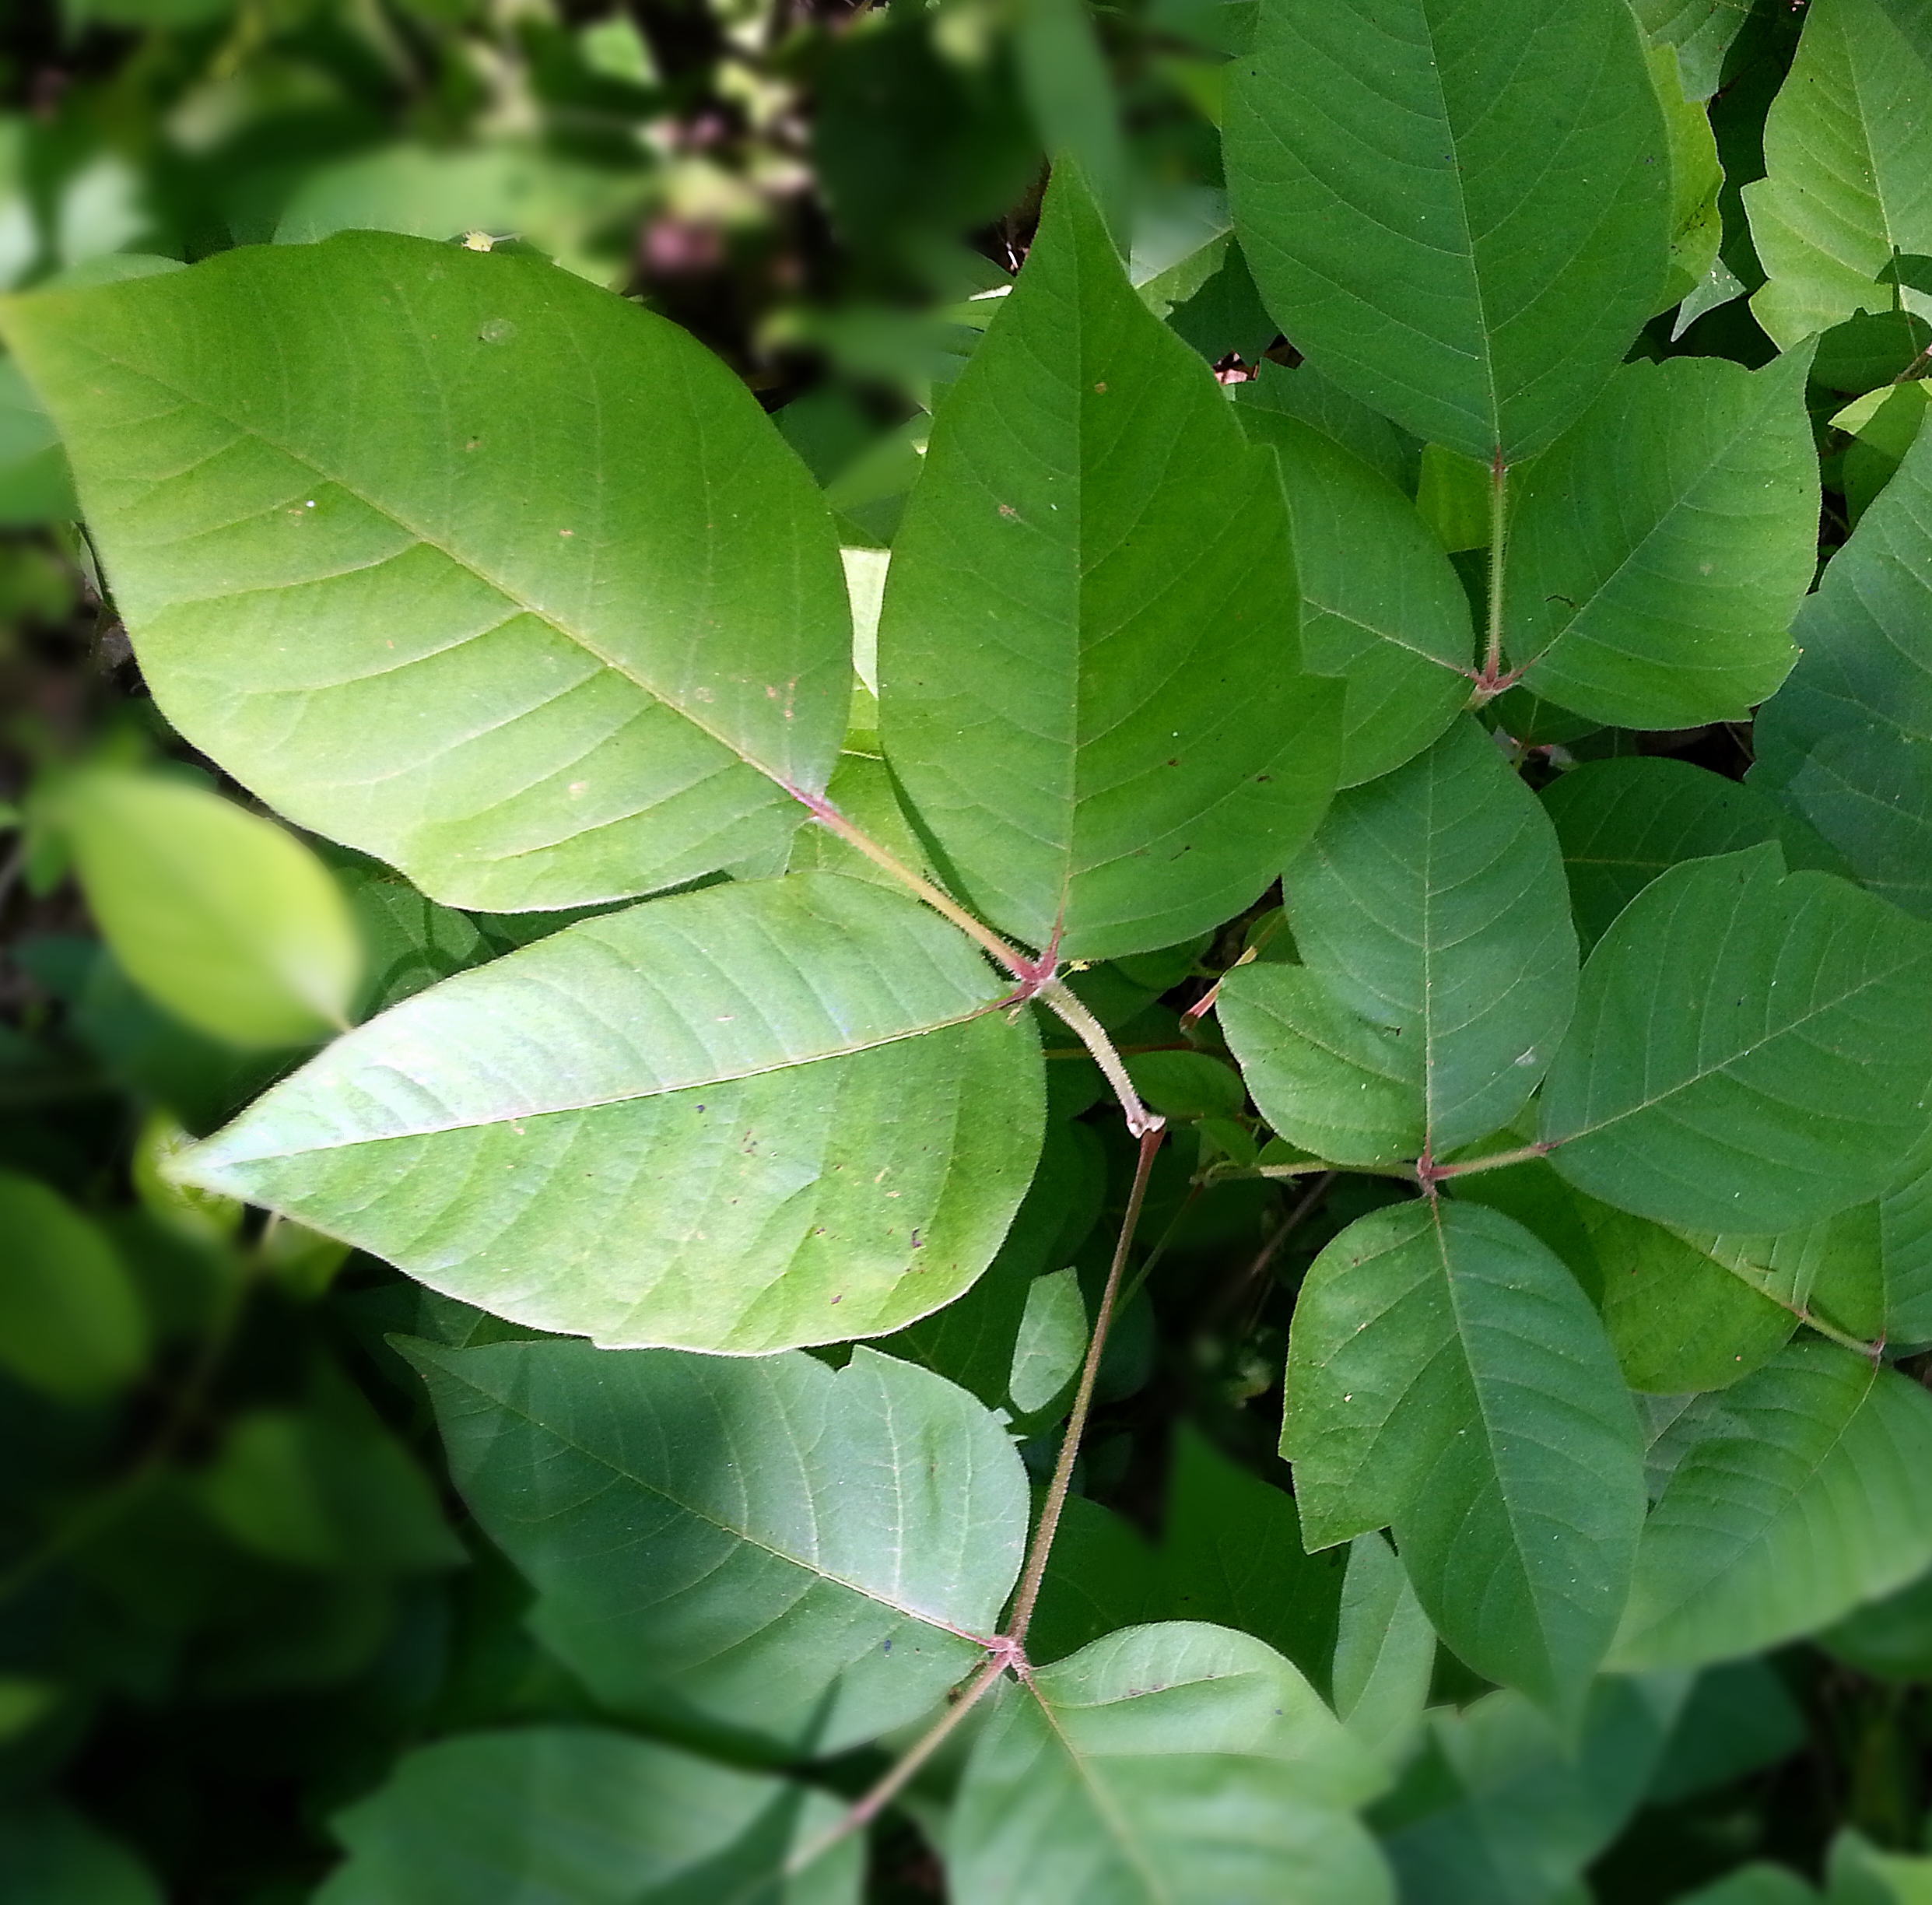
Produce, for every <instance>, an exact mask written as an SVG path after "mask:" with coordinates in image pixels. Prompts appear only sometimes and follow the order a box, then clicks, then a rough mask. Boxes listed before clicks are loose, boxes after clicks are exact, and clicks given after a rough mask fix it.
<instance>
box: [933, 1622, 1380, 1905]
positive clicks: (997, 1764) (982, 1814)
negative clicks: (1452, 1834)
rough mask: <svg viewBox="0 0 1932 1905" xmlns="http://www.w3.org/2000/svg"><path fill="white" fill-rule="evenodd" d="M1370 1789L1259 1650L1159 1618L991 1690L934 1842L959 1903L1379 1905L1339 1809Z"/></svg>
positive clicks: (1368, 1854) (1299, 1687)
mask: <svg viewBox="0 0 1932 1905" xmlns="http://www.w3.org/2000/svg"><path fill="white" fill-rule="evenodd" d="M1377 1783H1378V1776H1377V1774H1376V1771H1375V1770H1374V1767H1373V1762H1372V1761H1371V1760H1370V1759H1369V1756H1368V1755H1367V1754H1366V1752H1364V1751H1362V1749H1359V1748H1358V1747H1356V1746H1355V1744H1354V1742H1352V1740H1351V1739H1350V1738H1348V1735H1347V1734H1345V1732H1344V1731H1342V1729H1341V1726H1340V1725H1339V1724H1338V1723H1337V1721H1335V1719H1334V1716H1333V1715H1332V1714H1330V1713H1329V1712H1328V1711H1327V1709H1326V1708H1325V1707H1324V1706H1323V1705H1322V1703H1321V1702H1320V1700H1319V1699H1318V1698H1317V1696H1316V1695H1315V1693H1314V1691H1313V1689H1311V1688H1310V1686H1309V1685H1308V1683H1307V1682H1306V1680H1304V1679H1303V1678H1302V1676H1301V1675H1299V1673H1297V1672H1296V1671H1295V1669H1294V1668H1292V1667H1291V1666H1290V1665H1289V1664H1288V1662H1287V1661H1285V1660H1283V1659H1282V1657H1281V1656H1280V1655H1279V1654H1277V1653H1275V1651H1274V1650H1273V1649H1272V1648H1271V1647H1266V1646H1264V1644H1262V1643H1261V1641H1259V1640H1254V1639H1252V1638H1251V1637H1249V1636H1248V1635H1247V1634H1240V1633H1232V1632H1230V1631H1229V1630H1227V1629H1225V1628H1220V1627H1209V1626H1199V1625H1196V1624H1194V1623H1190V1622H1172V1623H1165V1624H1162V1625H1161V1626H1151V1627H1133V1628H1129V1629H1127V1630H1126V1631H1124V1633H1117V1634H1110V1635H1109V1636H1108V1637H1106V1639H1105V1640H1096V1641H1095V1642H1094V1643H1093V1644H1092V1645H1091V1646H1089V1647H1085V1648H1084V1649H1083V1650H1082V1651H1081V1652H1079V1653H1078V1654H1075V1655H1074V1656H1073V1657H1072V1658H1071V1659H1070V1660H1064V1661H1060V1662H1058V1663H1057V1664H1056V1665H1054V1666H1051V1667H1047V1668H1041V1669H1040V1670H1039V1671H1038V1672H1036V1673H1035V1674H1034V1675H1033V1678H1032V1681H1031V1682H1030V1684H1029V1686H1027V1687H1026V1688H1024V1689H1012V1690H1011V1691H1009V1692H1008V1693H1007V1695H1006V1696H1005V1699H1004V1700H1003V1701H1002V1703H1001V1707H1000V1709H999V1710H998V1712H997V1713H996V1714H994V1717H993V1718H992V1720H991V1721H990V1722H989V1724H987V1728H986V1730H985V1731H984V1733H983V1734H982V1735H980V1738H979V1740H978V1742H977V1744H976V1745H975V1746H974V1749H973V1756H972V1757H971V1759H970V1760H969V1761H968V1762H967V1765H966V1775H965V1777H964V1779H963V1780H962V1783H961V1785H960V1789H959V1798H958V1800H957V1802H955V1806H954V1809H953V1812H952V1819H951V1823H950V1826H949V1829H948V1835H947V1869H948V1877H949V1879H950V1880H951V1885H952V1896H953V1897H954V1898H955V1899H956V1900H958V1901H959V1905H1065V1901H1067V1900H1070V1899H1096V1900H1097V1899H1107V1900H1120V1901H1121V1902H1122V1905H1279V1902H1280V1901H1281V1900H1284V1899H1292V1900H1295V1901H1296V1905H1303V1902H1304V1901H1305V1902H1306V1905H1387V1901H1389V1900H1391V1899H1392V1897H1393V1893H1392V1891H1391V1889H1390V1884H1389V1881H1388V1875H1387V1872H1386V1871H1385V1869H1384V1868H1383V1865H1382V1861H1381V1859H1380V1855H1379V1854H1377V1852H1376V1849H1375V1847H1374V1844H1373V1841H1372V1840H1370V1839H1369V1837H1368V1835H1367V1833H1365V1832H1364V1831H1363V1830H1362V1829H1361V1827H1360V1826H1359V1825H1357V1824H1356V1823H1355V1820H1354V1819H1352V1818H1351V1817H1350V1816H1349V1815H1348V1812H1346V1811H1345V1810H1344V1808H1345V1806H1348V1805H1352V1804H1354V1803H1355V1802H1359V1801H1360V1800H1362V1799H1363V1798H1366V1797H1367V1796H1368V1795H1369V1794H1370V1793H1372V1792H1373V1791H1374V1790H1375V1787H1376V1784H1377Z"/></svg>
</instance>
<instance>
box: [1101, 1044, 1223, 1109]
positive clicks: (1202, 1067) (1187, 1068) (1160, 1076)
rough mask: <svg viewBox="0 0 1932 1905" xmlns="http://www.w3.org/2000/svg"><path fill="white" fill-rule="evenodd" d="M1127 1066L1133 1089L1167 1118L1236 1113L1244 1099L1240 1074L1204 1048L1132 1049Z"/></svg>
mask: <svg viewBox="0 0 1932 1905" xmlns="http://www.w3.org/2000/svg"><path fill="white" fill-rule="evenodd" d="M1127 1075H1128V1076H1129V1077H1131V1079H1133V1081H1134V1089H1135V1090H1136V1091H1138V1093H1140V1094H1141V1096H1142V1097H1143V1098H1144V1099H1145V1100H1147V1102H1148V1103H1149V1104H1151V1105H1152V1107H1154V1109H1155V1110H1156V1111H1159V1112H1161V1113H1162V1114H1164V1115H1165V1116H1166V1117H1170V1118H1203V1117H1219V1118H1233V1117H1239V1116H1240V1115H1241V1114H1242V1111H1243V1109H1244V1108H1245V1107H1246V1106H1247V1093H1245V1092H1244V1091H1243V1089H1241V1075H1240V1074H1239V1072H1236V1070H1235V1069H1234V1068H1233V1067H1232V1066H1231V1065H1228V1064H1227V1063H1226V1062H1225V1061H1224V1060H1222V1059H1220V1058H1211V1057H1210V1056H1209V1055H1208V1054H1207V1053H1206V1052H1198V1051H1151V1052H1135V1053H1134V1054H1132V1055H1131V1057H1130V1058H1128V1059H1127Z"/></svg>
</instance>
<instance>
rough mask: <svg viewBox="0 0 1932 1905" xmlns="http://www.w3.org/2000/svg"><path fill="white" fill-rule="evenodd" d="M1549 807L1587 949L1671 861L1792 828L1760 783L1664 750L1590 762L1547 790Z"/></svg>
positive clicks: (1732, 848) (1750, 843)
mask: <svg viewBox="0 0 1932 1905" xmlns="http://www.w3.org/2000/svg"><path fill="white" fill-rule="evenodd" d="M1543 805H1544V809H1545V811H1546V812H1548V815H1549V817H1550V819H1551V820H1552V823H1554V824H1555V828H1556V838H1557V841H1558V843H1559V845H1560V846H1561V847H1562V850H1563V871H1564V872H1565V873H1566V874H1567V875H1569V895H1570V901H1571V904H1572V906H1573V907H1574V909H1575V912H1576V935H1577V937H1578V938H1580V940H1581V941H1582V942H1583V947H1584V949H1585V950H1586V951H1588V950H1589V949H1590V948H1591V947H1593V946H1594V945H1596V943H1597V941H1598V940H1599V939H1601V938H1602V937H1603V936H1604V933H1605V932H1607V931H1608V930H1609V928H1610V922H1611V921H1612V920H1614V919H1615V917H1617V915H1618V914H1619V913H1621V912H1622V910H1624V908H1625V907H1626V906H1628V905H1629V903H1630V902H1631V901H1632V900H1634V899H1635V898H1636V896H1637V895H1638V894H1639V893H1641V892H1642V891H1643V889H1644V888H1645V887H1646V886H1649V885H1650V882H1651V881H1653V879H1656V878H1657V875H1659V874H1660V873H1661V872H1664V869H1665V868H1667V867H1674V866H1675V865H1678V863H1679V862H1680V861H1685V860H1702V859H1707V858H1709V857H1710V856H1711V855H1713V854H1727V853H1735V852H1736V851H1737V850H1738V849H1739V848H1740V847H1761V846H1762V845H1763V844H1765V841H1767V840H1777V839H1779V837H1780V836H1781V835H1782V834H1783V833H1784V832H1785V831H1786V830H1785V829H1784V828H1783V826H1781V825H1780V824H1779V813H1778V810H1777V809H1776V807H1775V806H1773V805H1772V802H1771V801H1770V799H1769V797H1768V796H1767V795H1765V794H1764V793H1763V792H1762V791H1761V790H1760V789H1759V788H1755V787H1753V786H1748V785H1746V784H1744V783H1743V782H1741V781H1731V780H1727V779H1726V777H1724V776H1723V775H1722V774H1713V773H1711V772H1710V771H1709V769H1707V768H1703V767H1692V765H1691V763H1689V762H1688V761H1681V760H1671V759H1669V758H1668V757H1667V756H1662V755H1643V754H1631V755H1625V756H1622V757H1621V758H1620V759H1617V760H1599V761H1586V762H1584V763H1583V765H1582V766H1581V767H1576V768H1574V769H1573V770H1571V771H1570V772H1569V773H1568V774H1564V775H1562V777H1560V778H1559V779H1557V780H1555V781H1552V782H1551V783H1550V784H1549V785H1548V787H1546V788H1545V789H1544V790H1543Z"/></svg>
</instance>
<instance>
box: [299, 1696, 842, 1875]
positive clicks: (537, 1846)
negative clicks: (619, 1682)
mask: <svg viewBox="0 0 1932 1905" xmlns="http://www.w3.org/2000/svg"><path fill="white" fill-rule="evenodd" d="M838 1811H839V1809H838V1805H837V1802H836V1801H835V1800H833V1799H832V1798H830V1797H829V1795H827V1794H823V1793H809V1792H808V1791H807V1789H806V1788H805V1787H801V1786H798V1785H794V1784H792V1783H791V1781H789V1780H781V1779H773V1778H770V1777H764V1776H762V1775H759V1774H757V1773H742V1772H739V1771H738V1770H735V1769H734V1768H731V1767H727V1766H717V1765H714V1764H713V1763H711V1762H710V1761H708V1760H704V1759H698V1758H696V1757H695V1756H693V1755H692V1754H689V1753H685V1752H678V1751H676V1750H675V1749H673V1748H671V1747H669V1746H661V1745H656V1744H654V1742H650V1741H648V1740H640V1739H633V1738H629V1737H627V1736H626V1735H623V1734H622V1733H615V1732H609V1731H604V1730H601V1729H600V1728H594V1727H561V1726H545V1727H529V1728H522V1729H521V1730H518V1731H514V1732H511V1731H501V1732H489V1733H472V1734H467V1735H461V1736H459V1737H458V1738H454V1739H445V1740H440V1741H439V1742H437V1744H435V1745H432V1746H424V1747H419V1748H418V1749H416V1751H415V1752H412V1753H409V1754H408V1755H406V1756H405V1757H404V1758H403V1759H401V1760H400V1761H399V1762H398V1763H397V1766H396V1768H395V1770H394V1772H393V1773H391V1776H390V1777H389V1780H388V1781H387V1784H384V1786H382V1787H380V1789H378V1790H377V1791H375V1792H373V1793H372V1794H370V1795H369V1797H368V1798H364V1799H359V1800H358V1801H357V1802H356V1803H355V1804H354V1805H352V1806H350V1807H349V1808H348V1809H347V1810H345V1811H344V1812H338V1814H336V1816H335V1819H333V1820H332V1821H331V1825H332V1826H333V1828H334V1830H335V1835H336V1837H338V1839H340V1840H342V1844H344V1846H345V1847H347V1848H348V1852H349V1859H348V1862H347V1863H346V1864H345V1865H343V1866H342V1868H340V1869H339V1870H338V1871H337V1872H335V1873H334V1874H333V1875H331V1878H330V1879H328V1882H326V1883H325V1884H324V1886H323V1887H322V1889H321V1891H320V1892H319V1893H317V1895H316V1901H317V1905H528V1902H529V1901H531V1900H535V1899H542V1900H545V1901H548V1900H552V1899H554V1900H559V1901H562V1900H569V1901H570V1905H657V1901H660V1900H662V1901H664V1902H665V1905H670V1902H671V1901H673V1900H694V1899H695V1898H696V1896H697V1895H698V1894H697V1890H696V1888H698V1887H702V1888H703V1891H704V1893H705V1895H706V1896H709V1897H711V1898H714V1899H717V1898H728V1899H730V1900H731V1901H733V1905H850V1902H851V1901H853V1900H856V1899H857V1896H858V1883H859V1877H860V1871H859V1868H860V1862H861V1861H860V1852H861V1845H860V1842H859V1841H858V1840H856V1839H855V1840H848V1841H847V1843H846V1844H844V1845H843V1846H841V1847H838V1848H836V1850H834V1851H833V1852H831V1853H830V1854H828V1855H826V1857H825V1858H823V1859H822V1861H819V1862H818V1863H815V1865H812V1866H811V1867H810V1868H808V1870H807V1871H806V1872H805V1873H803V1874H801V1875H800V1876H799V1877H798V1878H795V1879H784V1878H783V1877H781V1876H780V1868H781V1867H782V1866H783V1865H784V1861H785V1859H786V1858H787V1855H788V1854H790V1853H791V1851H793V1850H794V1848H795V1847H798V1846H799V1845H801V1844H805V1843H808V1842H809V1841H810V1840H812V1839H813V1838H814V1837H816V1836H817V1835H818V1834H819V1833H821V1832H822V1831H824V1830H825V1829H826V1826H829V1824H830V1823H832V1822H833V1820H834V1819H836V1818H837V1816H838Z"/></svg>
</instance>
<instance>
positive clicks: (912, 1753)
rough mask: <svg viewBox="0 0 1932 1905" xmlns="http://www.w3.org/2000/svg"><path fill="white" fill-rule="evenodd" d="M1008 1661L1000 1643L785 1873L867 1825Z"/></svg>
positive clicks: (997, 1678)
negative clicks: (955, 1696)
mask: <svg viewBox="0 0 1932 1905" xmlns="http://www.w3.org/2000/svg"><path fill="white" fill-rule="evenodd" d="M1011 1665H1012V1650H1010V1649H1008V1648H1004V1647H1002V1648H999V1649H997V1650H996V1651H994V1654H993V1655H992V1657H991V1658H990V1659H989V1660H988V1661H987V1662H986V1663H985V1665H984V1666H982V1667H981V1668H980V1670H979V1672H977V1673H976V1674H975V1675H973V1678H972V1679H970V1680H969V1681H968V1682H966V1687H965V1689H964V1690H963V1691H962V1693H960V1695H959V1698H958V1699H957V1700H955V1701H954V1702H953V1703H952V1705H951V1706H949V1707H947V1709H946V1710H945V1712H944V1713H942V1714H941V1715H940V1716H939V1717H938V1719H937V1720H935V1721H934V1722H933V1724H931V1726H930V1727H928V1728H927V1729H926V1731H924V1733H922V1734H921V1735H920V1736H919V1738H917V1740H915V1741H914V1742H913V1744H912V1745H910V1746H909V1747H908V1748H907V1749H906V1751H905V1752H903V1754H901V1755H900V1756H899V1758H898V1759H896V1761H895V1762H894V1763H892V1766H890V1767H889V1769H888V1770H887V1771H886V1773H885V1777H883V1778H882V1779H881V1780H879V1781H878V1784H876V1785H875V1786H874V1787H871V1789H870V1790H869V1791H868V1792H867V1793H866V1794H864V1797H863V1798H858V1799H855V1800H854V1801H853V1802H852V1803H851V1805H849V1806H847V1808H846V1809H845V1811H844V1812H842V1813H841V1814H840V1816H839V1817H838V1819H836V1822H834V1823H833V1824H832V1825H831V1826H828V1827H827V1828H826V1830H825V1831H823V1832H822V1833H819V1836H818V1837H817V1838H815V1839H813V1840H808V1842H807V1843H806V1844H804V1845H802V1846H801V1847H798V1850H797V1851H795V1852H794V1853H793V1854H792V1855H791V1858H788V1859H787V1860H786V1861H785V1867H784V1869H785V1875H786V1877H787V1878H795V1877H796V1876H797V1875H798V1874H799V1873H800V1872H803V1871H804V1870H805V1868H806V1867H807V1866H808V1865H811V1864H812V1863H813V1862H814V1861H815V1860H818V1859H819V1858H822V1857H823V1856H824V1855H825V1854H826V1853H828V1852H829V1851H831V1850H832V1848H833V1847H834V1846H835V1845H836V1844H838V1843H839V1842H840V1840H842V1839H849V1838H850V1837H851V1836H852V1834H853V1833H855V1832H860V1831H862V1830H864V1828H865V1827H866V1826H869V1825H871V1823H872V1821H873V1820H874V1819H876V1818H878V1816H879V1814H880V1813H881V1812H884V1811H885V1809H886V1807H887V1806H889V1805H891V1804H892V1802H893V1801H894V1800H895V1799H896V1798H898V1797H899V1794H900V1793H901V1792H903V1791H904V1790H905V1787H906V1784H907V1782H908V1781H909V1780H910V1779H911V1778H912V1777H913V1774H914V1773H917V1771H918V1770H919V1769H920V1767H921V1766H924V1764H925V1763H926V1762H927V1760H928V1759H931V1757H932V1756H933V1755H934V1753H936V1752H938V1750H939V1749H940V1748H941V1746H943V1745H945V1742H946V1741H947V1739H948V1738H949V1737H950V1736H951V1735H952V1731H953V1729H954V1728H955V1727H957V1726H958V1725H959V1723H960V1722H961V1721H962V1720H964V1719H965V1718H966V1715H967V1714H970V1712H972V1710H973V1708H974V1707H977V1706H978V1705H979V1703H980V1701H981V1700H984V1699H985V1698H986V1696H987V1694H989V1693H991V1692H992V1691H993V1689H994V1687H996V1686H998V1685H999V1683H1000V1680H1001V1676H1002V1675H1005V1672H1006V1671H1007V1669H1008V1667H1009V1666H1011Z"/></svg>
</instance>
